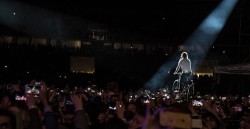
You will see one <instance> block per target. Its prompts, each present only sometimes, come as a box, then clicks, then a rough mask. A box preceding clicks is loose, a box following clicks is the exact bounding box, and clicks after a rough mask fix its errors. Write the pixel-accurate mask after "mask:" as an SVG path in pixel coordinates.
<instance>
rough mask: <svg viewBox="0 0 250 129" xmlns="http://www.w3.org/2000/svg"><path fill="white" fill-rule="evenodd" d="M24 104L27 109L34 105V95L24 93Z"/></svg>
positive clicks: (35, 101)
mask: <svg viewBox="0 0 250 129" xmlns="http://www.w3.org/2000/svg"><path fill="white" fill-rule="evenodd" d="M25 102H26V105H27V106H28V108H29V109H31V108H34V107H36V103H37V100H36V98H35V96H34V94H26V100H25Z"/></svg>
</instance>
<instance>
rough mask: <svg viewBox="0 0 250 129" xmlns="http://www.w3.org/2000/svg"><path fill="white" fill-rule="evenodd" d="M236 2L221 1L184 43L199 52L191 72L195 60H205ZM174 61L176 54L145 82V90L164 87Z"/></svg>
mask: <svg viewBox="0 0 250 129" xmlns="http://www.w3.org/2000/svg"><path fill="white" fill-rule="evenodd" d="M237 2H238V0H223V1H222V2H221V3H220V4H219V5H218V6H217V7H216V8H215V9H214V10H213V11H212V12H211V13H210V14H209V15H208V17H207V18H206V19H205V20H204V21H203V22H202V23H201V24H200V25H199V27H198V28H197V29H196V30H195V31H194V32H193V33H192V34H191V35H190V37H189V38H188V39H187V40H186V41H185V43H184V45H187V46H193V47H195V48H196V49H197V50H199V51H200V52H201V53H199V54H197V55H198V56H196V57H193V58H195V60H196V61H193V64H192V65H193V67H194V70H193V71H195V67H197V63H198V62H197V60H199V61H202V60H203V59H204V58H205V55H206V53H207V51H208V50H209V48H210V47H211V46H212V44H213V42H214V41H215V40H216V38H217V37H218V34H219V33H220V32H221V30H222V29H223V27H224V26H225V23H226V21H227V19H228V17H229V16H230V14H231V12H232V11H233V9H234V7H235V6H236V4H237ZM176 59H177V54H175V56H173V57H172V58H171V59H170V60H169V61H168V62H166V63H165V64H163V65H162V66H161V67H160V68H159V69H158V71H157V72H156V73H155V74H154V76H153V77H152V78H151V79H150V80H149V81H148V82H146V84H145V88H148V89H151V90H154V89H157V88H159V87H163V86H165V80H168V79H169V77H170V74H169V71H170V70H171V69H173V68H174V66H175V64H176ZM191 60H192V59H191Z"/></svg>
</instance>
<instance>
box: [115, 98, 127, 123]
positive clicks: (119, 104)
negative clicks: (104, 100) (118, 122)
mask: <svg viewBox="0 0 250 129" xmlns="http://www.w3.org/2000/svg"><path fill="white" fill-rule="evenodd" d="M124 112H125V106H124V104H123V102H122V101H116V113H117V116H118V117H119V118H120V119H122V120H123V119H124Z"/></svg>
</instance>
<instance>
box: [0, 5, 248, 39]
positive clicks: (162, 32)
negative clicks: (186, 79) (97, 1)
mask: <svg viewBox="0 0 250 129" xmlns="http://www.w3.org/2000/svg"><path fill="white" fill-rule="evenodd" d="M221 1H222V0H169V1H165V3H164V5H161V6H153V5H152V6H149V5H150V4H146V5H145V6H144V5H140V4H138V3H137V4H135V5H133V4H131V5H129V4H128V6H119V5H118V4H112V3H109V4H110V5H108V6H106V5H107V4H105V5H103V7H102V6H99V5H98V6H96V7H95V6H93V4H91V5H92V6H88V5H87V4H83V3H81V2H80V1H78V2H72V1H67V2H65V1H61V2H60V1H58V2H49V1H18V2H16V1H11V2H9V1H5V3H8V4H7V5H8V6H9V5H11V6H9V8H11V10H12V12H15V13H16V16H20V15H21V17H19V18H21V19H22V20H21V22H20V23H19V24H18V25H16V26H15V27H12V26H10V25H9V24H8V25H6V24H1V28H4V30H6V32H9V31H11V32H15V33H18V34H25V35H28V36H36V37H48V38H69V39H74V38H82V39H83V38H86V37H87V36H86V35H87V34H88V33H89V32H88V31H89V26H91V25H93V26H101V27H102V28H104V29H106V30H108V32H109V33H110V35H112V36H111V38H110V40H115V41H117V40H119V41H130V40H132V41H144V42H145V41H149V42H155V41H157V42H176V43H178V42H179V43H181V42H183V41H184V40H185V39H186V38H187V37H188V36H189V35H190V34H192V32H193V31H194V30H195V29H196V28H197V27H198V26H199V24H200V23H201V22H202V21H203V20H204V19H205V18H206V16H208V14H209V13H210V12H211V11H212V10H213V9H214V8H216V6H217V5H218V4H219V3H220V2H221ZM111 5H112V6H111ZM126 5H127V4H126ZM247 5H249V2H248V3H247V1H246V0H241V1H240V2H239V3H238V5H237V6H236V8H235V9H234V10H233V12H232V14H231V16H230V17H229V19H228V22H227V23H226V25H225V27H224V29H223V30H222V32H221V34H220V35H219V37H218V38H219V39H220V40H222V41H224V40H228V37H230V38H232V39H230V40H231V41H232V40H233V41H234V40H235V41H237V39H238V37H237V36H238V35H239V34H238V33H239V31H238V30H239V26H240V15H241V14H242V13H244V14H245V13H246V12H249V11H248V9H247V7H248V6H247ZM32 10H33V11H32ZM19 18H18V19H19ZM27 20H28V22H26V21H27ZM24 23H26V24H24ZM29 24H30V25H29ZM34 26H35V27H34ZM22 27H23V28H22ZM39 27H40V28H39ZM7 30H8V31H7Z"/></svg>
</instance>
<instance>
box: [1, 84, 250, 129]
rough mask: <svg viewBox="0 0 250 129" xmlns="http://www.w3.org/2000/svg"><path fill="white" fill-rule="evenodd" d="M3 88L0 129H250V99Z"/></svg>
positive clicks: (43, 86)
mask: <svg viewBox="0 0 250 129" xmlns="http://www.w3.org/2000/svg"><path fill="white" fill-rule="evenodd" d="M39 81H40V80H39ZM27 83H28V82H27ZM32 86H33V87H32ZM6 87H7V86H6ZM6 87H3V89H1V97H0V106H1V109H0V118H2V119H1V123H0V127H1V128H7V129H117V128H120V129H163V128H171V129H180V128H183V129H188V128H202V129H249V128H250V124H249V123H250V122H249V120H250V114H249V113H250V96H216V95H211V94H206V95H202V94H199V93H198V92H197V93H196V94H194V95H192V96H190V99H189V100H186V99H185V98H182V97H181V96H180V97H179V98H174V97H172V95H171V93H170V92H169V91H168V90H167V89H164V88H163V89H158V90H156V91H155V92H152V91H148V90H146V89H138V90H136V91H126V92H125V91H120V90H119V87H117V85H115V83H114V84H110V85H109V86H107V88H106V89H101V88H98V86H96V85H91V86H88V87H70V86H66V87H61V88H58V87H55V86H54V85H46V84H45V82H44V81H41V82H38V81H37V80H32V81H31V82H29V83H28V85H21V84H20V83H19V82H16V83H13V84H11V85H9V86H8V87H7V88H6ZM163 114H164V115H163Z"/></svg>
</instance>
